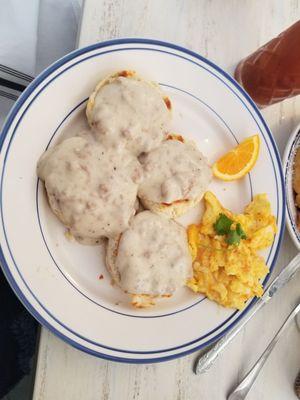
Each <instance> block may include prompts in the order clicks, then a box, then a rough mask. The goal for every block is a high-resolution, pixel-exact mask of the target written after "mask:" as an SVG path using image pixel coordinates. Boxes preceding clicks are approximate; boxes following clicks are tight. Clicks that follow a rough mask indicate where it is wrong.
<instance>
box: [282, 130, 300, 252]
mask: <svg viewBox="0 0 300 400" xmlns="http://www.w3.org/2000/svg"><path fill="white" fill-rule="evenodd" d="M299 146H300V124H299V125H297V126H296V128H295V129H294V131H293V132H292V134H291V136H290V138H289V140H288V142H287V144H286V148H285V151H284V155H283V169H284V184H285V191H286V197H287V200H286V209H287V228H288V231H289V234H290V236H291V239H292V240H293V242H294V244H295V246H296V247H297V249H298V250H300V232H299V230H298V228H297V225H296V215H295V214H296V207H295V199H294V192H293V187H292V175H293V168H294V167H293V164H294V157H295V152H296V150H297V148H299Z"/></svg>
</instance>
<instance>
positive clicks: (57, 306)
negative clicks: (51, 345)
mask: <svg viewBox="0 0 300 400" xmlns="http://www.w3.org/2000/svg"><path fill="white" fill-rule="evenodd" d="M120 69H134V70H136V71H138V73H139V74H141V75H142V76H144V77H145V78H148V79H152V80H155V81H157V82H159V83H160V85H161V87H162V89H163V90H164V91H165V92H166V93H167V94H168V95H169V96H170V98H171V100H172V103H173V108H174V116H173V129H174V131H176V132H180V133H182V134H183V135H185V136H186V137H187V138H191V139H193V140H195V141H196V143H197V144H198V146H199V148H200V149H201V151H202V152H203V153H204V154H206V155H207V157H208V159H209V160H210V162H213V161H214V160H215V159H216V158H217V157H218V156H220V155H221V154H222V153H224V151H226V150H228V149H230V148H231V147H232V146H234V145H235V144H236V143H237V142H239V141H240V140H242V139H244V138H245V137H247V136H249V135H252V134H254V133H258V134H259V135H260V137H261V153H260V157H259V160H258V162H257V165H256V167H255V168H254V170H253V171H252V172H251V174H250V175H249V176H247V177H246V178H244V179H242V180H240V181H238V182H233V183H224V182H221V181H214V182H213V183H212V185H211V187H210V189H211V190H212V191H213V192H215V193H216V194H217V196H218V197H219V198H220V199H221V200H222V202H223V204H224V205H225V206H227V207H229V208H230V209H232V210H233V211H242V209H243V207H244V206H245V205H246V204H247V203H249V202H250V201H251V199H252V196H253V194H256V193H261V192H266V193H267V194H268V197H269V199H270V201H271V203H272V210H273V213H274V214H275V215H276V218H277V224H278V227H279V230H278V234H277V235H276V238H275V242H274V244H273V246H272V247H271V248H270V249H268V250H267V251H265V252H264V253H263V255H264V256H265V257H266V259H267V263H268V265H269V267H270V269H271V270H272V268H273V265H274V263H275V260H276V256H277V253H278V250H279V245H280V241H281V237H282V230H283V226H284V213H285V200H284V184H283V177H282V172H281V163H280V158H279V156H278V152H277V149H276V146H275V143H274V140H273V138H272V135H271V133H270V131H269V129H268V128H267V126H266V124H265V122H264V120H263V118H262V116H261V115H260V113H259V111H258V110H257V108H256V107H255V106H254V104H253V102H252V101H251V100H250V98H249V97H248V96H247V95H246V94H245V92H244V91H243V90H242V89H241V88H240V87H239V86H238V85H237V83H236V82H235V81H234V80H233V79H232V78H231V77H230V76H228V75H227V74H226V73H225V72H223V71H222V70H221V69H220V68H218V67H217V66H215V65H214V64H212V63H211V62H209V61H208V60H206V59H204V58H203V57H201V56H199V55H198V54H195V53H192V52H191V51H189V50H186V49H183V48H180V47H178V46H175V45H172V44H168V43H163V42H157V41H153V40H145V39H124V40H116V41H110V42H105V43H99V44H96V45H94V46H90V47H87V48H84V49H80V50H78V51H75V52H73V53H71V54H70V55H67V56H66V57H64V58H62V59H61V60H59V61H58V62H56V63H55V64H53V65H52V66H50V67H49V68H48V69H47V70H45V71H44V72H43V73H42V74H41V75H40V76H38V77H37V78H36V79H35V80H34V82H33V83H32V84H31V85H30V86H29V87H28V88H27V89H26V91H25V92H24V93H23V94H22V96H21V97H20V98H19V100H18V101H17V103H16V105H15V107H14V108H13V110H12V112H11V114H10V115H9V117H8V119H7V122H6V125H5V127H4V130H3V133H2V138H1V147H2V150H1V169H2V175H1V227H0V238H1V246H2V250H1V263H2V266H3V270H4V273H5V275H6V277H7V279H8V280H9V282H10V284H11V286H12V287H13V289H14V290H15V292H16V294H17V295H18V296H19V298H20V299H21V300H22V302H23V303H24V304H25V306H26V307H27V308H28V310H29V311H30V312H31V313H32V314H33V315H34V316H35V318H36V319H37V320H38V321H40V322H41V323H42V324H43V325H45V326H47V327H48V328H49V329H51V330H52V331H53V332H54V333H56V334H57V335H58V336H59V337H61V338H62V339H64V340H66V341H67V342H68V343H70V344H72V345H74V346H75V347H77V348H79V349H82V350H84V351H86V352H88V353H91V354H94V355H97V356H100V357H103V358H108V359H112V360H118V361H125V362H156V361H163V360H168V359H171V358H175V357H179V356H182V355H184V354H188V353H190V352H192V351H195V350H196V349H199V348H201V347H203V346H206V345H208V344H210V343H212V342H213V341H215V340H217V339H218V338H220V337H221V336H222V335H223V334H224V333H225V332H227V331H228V330H229V329H231V328H232V326H233V325H234V324H235V323H236V322H237V320H238V319H240V318H241V316H242V315H243V314H245V313H246V312H247V310H249V307H251V304H253V302H252V303H251V302H250V304H248V306H247V308H246V309H245V310H244V311H242V312H238V311H235V310H230V309H225V308H222V307H219V306H217V305H216V304H215V303H213V302H211V301H209V300H207V299H205V298H203V297H201V296H199V295H196V294H194V293H192V292H191V291H189V290H188V289H182V290H181V291H179V292H178V294H176V295H175V296H174V297H173V298H171V299H170V300H166V301H162V302H160V304H159V305H158V306H157V307H155V308H152V309H151V310H135V309H133V308H131V307H130V305H129V304H128V299H127V298H126V296H125V295H123V293H122V292H121V290H119V289H118V288H116V287H112V286H111V284H110V278H109V276H108V273H107V272H106V270H105V266H104V262H103V251H102V252H101V250H100V249H99V248H97V247H85V246H81V245H79V244H77V243H74V242H69V241H68V240H67V239H66V237H65V235H64V228H63V226H62V225H61V224H60V223H59V222H58V220H57V219H56V218H55V217H54V216H53V215H52V213H51V212H50V210H49V207H48V205H47V201H46V197H45V194H44V190H43V185H42V184H41V183H40V182H38V180H37V177H36V173H35V168H36V162H37V160H38V157H39V156H40V154H41V153H43V151H44V150H45V149H46V148H47V146H49V145H52V144H53V142H55V140H56V139H57V137H58V136H60V135H61V134H64V132H66V131H67V130H68V129H69V130H70V129H72V130H73V132H75V131H76V129H79V128H78V127H77V121H78V118H79V116H80V115H82V113H84V107H85V104H86V100H87V98H88V96H89V94H90V93H91V92H92V90H93V88H94V87H95V85H96V84H97V82H98V81H99V80H100V79H102V78H103V77H105V76H106V75H107V74H110V73H111V72H113V71H117V70H120ZM199 214H200V211H199V208H196V209H195V210H193V211H192V212H191V213H190V214H189V215H187V216H186V217H185V218H184V220H183V222H185V223H187V222H189V221H190V222H191V221H197V220H198V218H199ZM101 274H103V276H104V279H102V280H99V279H98V277H99V275H101Z"/></svg>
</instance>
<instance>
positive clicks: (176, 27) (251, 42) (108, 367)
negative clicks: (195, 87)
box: [34, 0, 300, 400]
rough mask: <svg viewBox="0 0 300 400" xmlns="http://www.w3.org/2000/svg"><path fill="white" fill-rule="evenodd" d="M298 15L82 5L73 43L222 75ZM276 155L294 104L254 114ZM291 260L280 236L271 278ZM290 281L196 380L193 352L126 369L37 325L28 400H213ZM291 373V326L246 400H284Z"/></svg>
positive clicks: (297, 6)
mask: <svg viewBox="0 0 300 400" xmlns="http://www.w3.org/2000/svg"><path fill="white" fill-rule="evenodd" d="M299 17H300V1H298V0H284V1H283V0H263V1H262V0H243V1H242V0H226V1H225V0H86V1H85V5H84V10H83V18H82V25H81V30H80V32H79V38H78V46H79V47H80V46H85V45H88V44H91V43H94V42H97V41H101V40H106V39H111V38H116V37H134V36H137V37H152V38H158V39H162V40H166V41H170V42H174V43H177V44H180V45H183V46H186V47H188V48H190V49H192V50H194V51H197V52H199V53H200V54H202V55H203V56H205V57H208V58H209V59H210V60H212V61H214V62H216V63H217V64H219V65H220V66H221V67H223V68H224V69H225V70H227V71H228V72H229V73H232V72H233V70H234V67H235V65H236V63H237V62H238V61H239V60H240V59H241V58H243V57H244V56H246V55H247V54H249V53H251V52H252V51H254V50H255V49H256V48H257V47H259V46H260V45H261V44H263V43H264V42H266V41H267V40H269V39H270V38H272V37H274V36H276V35H277V34H278V33H279V32H281V31H282V30H284V29H285V28H286V27H287V26H289V25H290V24H292V23H293V22H294V21H296V20H297V19H299ZM263 115H264V117H265V118H266V120H267V122H268V124H269V126H270V128H271V130H272V131H273V133H274V136H275V138H276V141H277V143H278V146H279V149H280V151H281V152H282V150H283V148H284V145H285V143H286V141H287V139H288V136H289V133H290V132H291V130H292V128H293V127H294V126H295V124H296V123H297V122H299V119H300V97H299V98H296V99H291V100H288V101H286V102H284V103H281V104H279V105H274V106H272V107H269V108H267V109H266V110H263ZM295 254H296V250H295V248H294V246H293V244H292V242H291V240H290V239H289V237H288V235H287V234H286V235H285V239H284V243H283V246H282V249H281V252H280V256H279V259H278V262H277V266H276V268H275V272H274V273H275V274H276V273H278V272H279V271H280V269H281V268H282V267H283V266H284V265H285V264H286V263H287V262H288V261H289V260H290V259H291V258H292V257H293V256H294V255H295ZM299 294H300V276H298V277H296V278H295V279H294V281H292V282H290V283H289V284H288V286H287V287H285V288H284V289H283V290H282V291H281V292H280V293H279V294H278V295H277V296H276V298H274V299H273V300H272V302H271V303H269V304H268V305H267V306H266V307H265V309H263V310H261V311H260V312H259V314H258V315H257V316H256V317H255V318H254V320H253V321H251V322H250V323H249V324H248V325H247V327H246V328H245V329H244V330H243V332H242V333H241V334H240V335H239V336H238V337H237V338H236V339H235V340H234V342H233V343H231V344H230V345H229V346H228V348H227V349H226V350H225V351H224V353H223V354H222V356H220V357H219V359H218V360H217V362H216V364H215V365H214V367H213V368H212V369H211V370H210V371H209V372H208V373H207V374H205V375H203V376H200V377H199V376H195V375H194V374H193V372H192V364H193V361H194V359H195V356H196V354H195V355H190V356H187V357H184V358H181V359H178V360H174V361H170V362H166V363H162V364H152V365H127V364H120V363H114V362H108V361H104V360H101V359H97V358H94V357H92V356H89V355H87V354H84V353H82V352H80V351H78V350H75V349H74V348H72V347H71V346H69V345H68V344H66V343H64V342H62V341H61V340H60V339H58V338H56V337H55V336H54V335H53V334H51V333H50V332H49V331H48V330H47V329H45V328H42V330H41V338H40V344H39V356H38V363H37V371H36V380H35V389H34V400H60V399H64V400H69V399H70V400H71V399H72V400H96V399H97V400H117V399H118V400H119V399H121V400H131V399H135V400H153V399H157V400H175V399H176V400H191V399H199V400H200V399H201V400H222V399H225V398H226V395H227V394H228V392H229V390H230V388H231V387H232V386H234V385H235V384H236V383H237V382H238V380H239V379H240V378H241V377H242V376H243V375H244V374H245V373H246V372H247V371H248V369H249V368H250V367H251V365H252V363H253V362H254V361H255V360H256V359H257V358H258V356H259V355H260V354H261V352H262V351H263V350H264V348H265V346H266V344H267V343H268V341H269V340H270V339H271V338H272V337H273V335H274V333H275V332H276V330H277V329H278V327H279V326H280V325H281V323H282V322H283V319H284V317H285V316H286V315H287V314H288V312H289V311H290V310H291V308H292V306H293V305H294V304H295V303H296V301H297V300H298V299H299V297H298V296H299ZM299 368H300V333H299V332H298V330H297V328H296V325H295V324H293V326H292V327H291V328H290V330H289V332H288V333H287V334H286V336H285V338H284V339H283V340H282V341H281V342H280V343H279V344H278V345H277V347H276V349H275V350H274V352H273V353H272V355H271V357H270V359H269V360H268V362H267V364H266V365H265V367H264V369H263V371H262V373H261V375H260V376H259V378H258V380H257V382H256V384H255V386H254V387H253V388H252V390H251V392H250V393H249V395H248V397H247V399H249V400H269V399H270V400H293V399H296V396H295V395H294V393H293V389H292V385H293V381H294V379H295V376H296V374H297V372H298V369H299Z"/></svg>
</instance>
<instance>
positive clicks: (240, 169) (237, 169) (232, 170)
mask: <svg viewBox="0 0 300 400" xmlns="http://www.w3.org/2000/svg"><path fill="white" fill-rule="evenodd" d="M259 147H260V139H259V136H258V135H254V136H250V137H249V138H247V139H245V140H244V141H243V142H241V143H240V144H239V145H238V146H236V147H235V148H234V149H232V150H230V151H229V152H228V153H226V154H225V155H224V156H223V157H221V158H220V159H219V160H218V161H217V162H215V163H214V165H213V167H212V170H213V174H214V175H215V176H216V177H217V178H219V179H222V180H223V181H233V180H236V179H240V178H242V177H243V176H245V175H246V174H247V173H248V172H249V171H251V169H252V168H253V167H254V165H255V163H256V160H257V158H258V153H259Z"/></svg>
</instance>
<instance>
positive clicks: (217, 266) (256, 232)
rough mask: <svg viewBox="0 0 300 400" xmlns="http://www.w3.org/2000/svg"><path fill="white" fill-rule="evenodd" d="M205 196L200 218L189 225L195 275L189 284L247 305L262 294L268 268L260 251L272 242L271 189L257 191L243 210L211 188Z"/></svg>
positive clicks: (236, 304)
mask: <svg viewBox="0 0 300 400" xmlns="http://www.w3.org/2000/svg"><path fill="white" fill-rule="evenodd" d="M204 201H205V212H204V215H203V218H202V221H201V223H200V224H199V225H195V224H194V225H190V226H189V227H188V241H189V248H190V252H191V255H192V258H193V271H194V274H193V278H192V279H190V280H189V281H188V283H187V286H188V287H189V288H190V289H192V290H193V291H194V292H197V293H198V292H199V293H203V294H205V295H206V296H207V297H208V298H209V299H211V300H214V301H216V302H217V303H219V304H221V305H223V306H225V307H231V308H237V309H242V308H244V306H245V303H246V302H247V301H248V300H249V299H250V298H252V297H254V296H258V297H260V296H261V295H262V294H263V287H262V284H261V279H263V278H264V277H265V276H266V274H267V273H268V272H269V269H268V267H267V265H266V263H265V260H264V258H263V257H262V256H261V255H259V254H257V251H258V250H261V249H264V248H266V247H268V246H270V245H271V244H272V243H273V240H274V236H275V233H276V230H277V227H276V220H275V217H274V216H273V215H272V214H271V206H270V203H269V201H268V199H267V195H266V194H258V195H256V196H255V197H254V199H253V201H252V202H251V203H250V204H249V205H247V206H246V207H245V209H244V213H243V214H233V213H232V212H231V211H229V210H227V209H226V208H224V207H223V206H222V204H221V203H220V202H219V200H218V199H217V198H216V196H215V195H214V194H213V193H212V192H206V193H205V195H204Z"/></svg>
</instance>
